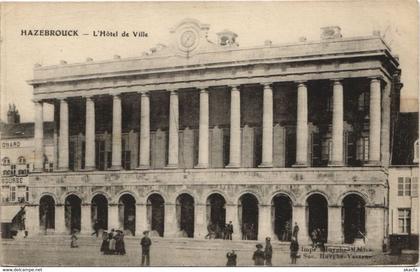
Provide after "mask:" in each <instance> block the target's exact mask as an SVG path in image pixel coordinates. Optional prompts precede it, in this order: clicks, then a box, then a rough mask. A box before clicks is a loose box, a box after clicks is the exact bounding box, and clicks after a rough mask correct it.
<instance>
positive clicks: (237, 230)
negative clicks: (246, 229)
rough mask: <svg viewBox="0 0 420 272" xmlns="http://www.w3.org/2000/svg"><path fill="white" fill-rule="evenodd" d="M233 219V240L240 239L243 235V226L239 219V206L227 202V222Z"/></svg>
mask: <svg viewBox="0 0 420 272" xmlns="http://www.w3.org/2000/svg"><path fill="white" fill-rule="evenodd" d="M229 221H232V225H233V235H232V240H240V239H241V237H242V234H241V226H240V225H239V224H240V222H239V219H238V206H237V205H236V204H228V203H226V223H229Z"/></svg>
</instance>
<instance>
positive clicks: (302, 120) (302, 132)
mask: <svg viewBox="0 0 420 272" xmlns="http://www.w3.org/2000/svg"><path fill="white" fill-rule="evenodd" d="M294 166H295V167H307V166H308V90H307V87H306V84H305V83H304V82H301V83H299V84H298V90H297V124H296V164H295V165H294Z"/></svg>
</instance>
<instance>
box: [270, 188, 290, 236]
mask: <svg viewBox="0 0 420 272" xmlns="http://www.w3.org/2000/svg"><path fill="white" fill-rule="evenodd" d="M271 205H272V206H271V214H272V218H273V229H274V234H275V235H276V236H277V238H278V239H279V240H280V241H290V240H291V238H292V228H293V225H292V217H293V210H292V201H291V200H290V198H289V197H288V196H287V195H284V194H277V195H275V196H274V197H273V200H272V202H271Z"/></svg>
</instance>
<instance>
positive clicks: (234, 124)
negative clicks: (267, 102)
mask: <svg viewBox="0 0 420 272" xmlns="http://www.w3.org/2000/svg"><path fill="white" fill-rule="evenodd" d="M240 95H241V94H240V91H239V89H238V87H237V86H233V87H232V89H231V91H230V150H229V165H228V166H227V167H228V168H238V167H240V166H241V96H240Z"/></svg>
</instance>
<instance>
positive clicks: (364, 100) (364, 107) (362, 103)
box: [357, 92, 369, 112]
mask: <svg viewBox="0 0 420 272" xmlns="http://www.w3.org/2000/svg"><path fill="white" fill-rule="evenodd" d="M357 108H358V110H359V111H362V112H366V111H368V110H369V92H362V93H361V94H360V95H359V99H358V103H357Z"/></svg>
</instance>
